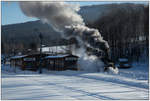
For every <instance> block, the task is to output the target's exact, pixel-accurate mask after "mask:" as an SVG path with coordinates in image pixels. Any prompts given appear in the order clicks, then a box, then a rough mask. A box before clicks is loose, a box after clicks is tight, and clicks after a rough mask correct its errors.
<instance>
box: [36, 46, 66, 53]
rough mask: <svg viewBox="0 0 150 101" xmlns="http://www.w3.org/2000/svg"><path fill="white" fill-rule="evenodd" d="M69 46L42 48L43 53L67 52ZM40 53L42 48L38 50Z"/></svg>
mask: <svg viewBox="0 0 150 101" xmlns="http://www.w3.org/2000/svg"><path fill="white" fill-rule="evenodd" d="M67 48H68V46H51V47H42V52H66V49H67ZM38 51H40V48H38Z"/></svg>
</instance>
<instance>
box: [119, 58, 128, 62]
mask: <svg viewBox="0 0 150 101" xmlns="http://www.w3.org/2000/svg"><path fill="white" fill-rule="evenodd" d="M119 61H120V62H126V61H128V59H127V58H120V59H119Z"/></svg>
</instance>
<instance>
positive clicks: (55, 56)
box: [45, 54, 69, 59]
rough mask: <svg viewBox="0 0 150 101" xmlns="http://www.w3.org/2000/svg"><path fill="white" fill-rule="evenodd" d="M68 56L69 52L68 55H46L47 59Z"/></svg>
mask: <svg viewBox="0 0 150 101" xmlns="http://www.w3.org/2000/svg"><path fill="white" fill-rule="evenodd" d="M66 56H69V55H68V54H66V55H54V56H53V55H51V56H46V57H45V59H47V58H63V57H66Z"/></svg>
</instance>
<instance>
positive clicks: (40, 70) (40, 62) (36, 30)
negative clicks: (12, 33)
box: [34, 29, 43, 74]
mask: <svg viewBox="0 0 150 101" xmlns="http://www.w3.org/2000/svg"><path fill="white" fill-rule="evenodd" d="M34 30H35V32H37V33H38V37H39V39H40V60H39V67H38V68H39V74H41V73H42V68H41V66H42V43H43V35H42V33H41V32H39V30H38V29H34Z"/></svg>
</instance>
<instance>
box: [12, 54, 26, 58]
mask: <svg viewBox="0 0 150 101" xmlns="http://www.w3.org/2000/svg"><path fill="white" fill-rule="evenodd" d="M26 56H27V55H17V56H13V57H11V58H10V59H19V58H23V57H26Z"/></svg>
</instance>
